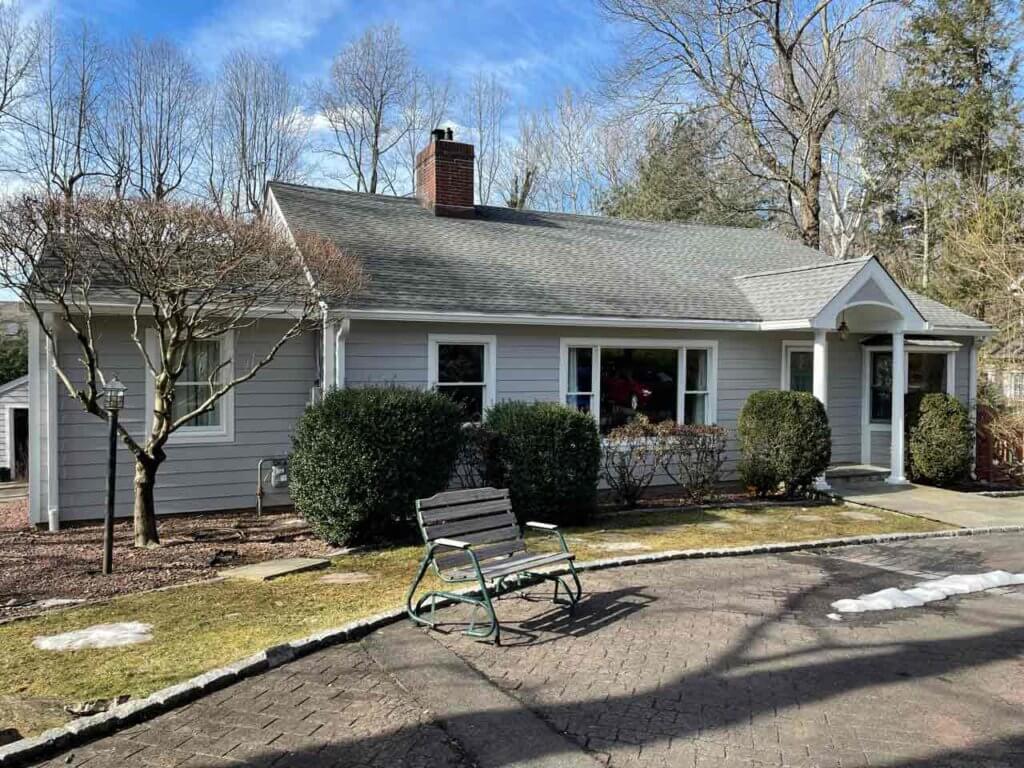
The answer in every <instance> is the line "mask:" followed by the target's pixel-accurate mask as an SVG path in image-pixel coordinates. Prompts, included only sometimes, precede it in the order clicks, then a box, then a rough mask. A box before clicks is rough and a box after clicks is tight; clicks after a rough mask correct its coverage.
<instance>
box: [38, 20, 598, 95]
mask: <svg viewBox="0 0 1024 768" xmlns="http://www.w3.org/2000/svg"><path fill="white" fill-rule="evenodd" d="M39 2H45V0H39ZM55 2H56V7H57V9H58V13H59V14H60V15H61V16H62V17H64V18H65V19H75V18H85V19H88V20H89V21H90V22H92V23H94V24H95V25H96V26H97V27H98V28H100V29H102V30H104V32H105V34H107V35H110V36H114V37H116V36H127V35H142V36H146V37H152V36H163V37H167V38H170V39H172V40H174V41H176V42H178V43H180V44H181V45H183V46H184V47H186V48H187V49H188V50H190V51H191V52H192V54H193V55H194V56H195V58H196V60H197V62H198V63H199V64H200V66H202V67H203V68H204V69H206V70H207V71H208V72H211V73H212V72H213V71H215V70H216V67H217V65H218V63H219V62H220V60H221V59H222V58H223V56H224V55H225V54H226V53H227V52H228V51H230V50H231V49H232V48H235V47H239V46H245V47H250V48H254V49H256V50H259V51H262V52H266V53H272V54H274V55H276V56H277V57H279V59H280V60H281V61H282V62H283V63H284V64H285V65H286V66H287V67H288V68H289V69H290V70H291V71H292V72H293V73H294V74H295V76H296V77H298V78H299V79H300V80H301V81H304V82H312V81H314V80H316V79H317V78H319V77H323V76H325V75H326V73H327V70H328V65H329V62H330V60H331V58H332V57H333V55H334V54H335V53H336V52H337V51H338V49H339V48H341V47H342V46H343V45H344V44H345V43H347V42H348V41H350V40H352V39H353V38H354V37H356V36H358V35H359V34H360V33H361V32H362V30H364V29H365V28H366V27H367V26H369V25H371V24H382V23H388V22H395V23H397V24H398V25H399V26H400V27H401V30H402V34H403V37H404V39H405V42H406V44H407V45H408V46H409V48H410V49H411V51H412V53H413V58H414V60H415V62H416V63H417V64H418V65H419V66H420V67H422V68H423V69H425V70H427V71H428V72H435V73H442V72H446V71H447V72H449V73H450V74H451V76H452V78H453V81H454V84H455V85H456V87H458V85H459V84H460V82H465V81H466V80H468V79H469V78H470V77H472V76H473V74H475V73H476V72H478V71H483V72H494V73H495V74H496V75H497V76H498V77H499V78H500V79H501V81H502V83H503V84H504V85H505V87H506V88H508V90H509V91H510V93H511V94H512V97H513V100H514V102H515V104H516V105H517V106H523V107H528V108H530V107H536V106H540V105H543V104H546V103H548V102H550V101H551V100H552V99H553V97H554V96H555V95H556V94H557V93H558V92H559V91H561V90H562V89H564V88H565V87H566V86H574V87H577V88H581V89H586V88H587V87H588V86H590V85H591V84H592V83H593V82H594V79H595V73H596V72H597V71H598V70H599V69H600V68H601V67H603V66H607V65H608V64H610V63H612V62H613V61H614V58H615V52H616V49H617V45H616V34H617V31H616V29H615V28H614V27H612V26H611V25H610V24H609V23H608V22H607V21H606V20H605V19H604V18H602V17H601V15H600V13H599V12H598V10H597V9H596V8H595V7H594V4H593V3H592V2H591V0H377V1H376V2H368V1H367V0H213V1H212V2H211V1H210V0H206V1H205V2H203V1H201V0H174V1H173V2H161V1H160V0H55Z"/></svg>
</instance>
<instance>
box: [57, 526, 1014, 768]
mask: <svg viewBox="0 0 1024 768" xmlns="http://www.w3.org/2000/svg"><path fill="white" fill-rule="evenodd" d="M1022 552H1024V535H1017V534H1013V535H1002V536H985V537H968V538H961V539H931V540H925V541H914V542H906V543H902V544H890V545H885V546H871V547H850V548H842V549H836V550H829V551H826V552H824V553H821V554H813V553H794V554H789V555H783V556H761V557H736V558H726V559H720V560H693V561H677V562H672V563H665V564H661V565H649V566H643V567H633V568H619V569H614V570H607V571H599V572H594V573H588V574H585V575H584V587H585V589H586V592H587V594H586V596H585V598H584V602H583V604H582V605H581V607H580V609H579V611H578V613H577V616H576V617H575V620H572V621H570V620H568V618H567V616H566V614H565V613H564V612H563V611H562V610H561V609H558V610H554V609H552V606H551V605H550V603H548V602H547V601H546V598H547V596H548V590H547V589H546V588H540V587H537V588H532V589H531V590H530V592H529V594H528V599H517V598H516V597H512V596H510V597H508V598H506V599H502V600H501V601H500V602H499V603H498V612H499V614H500V615H501V616H502V617H503V619H504V620H505V622H506V631H505V632H504V633H503V637H505V638H507V640H506V644H505V645H503V646H502V647H500V648H495V647H493V646H490V645H487V644H481V643H477V642H474V641H472V640H470V639H468V638H465V637H463V636H461V635H459V634H441V633H429V632H425V631H423V630H419V629H414V628H413V627H411V626H410V625H408V624H407V623H402V624H399V625H395V626H392V627H389V628H388V629H387V630H385V631H384V632H381V633H378V634H376V635H372V636H370V637H368V638H366V639H365V640H364V641H362V642H361V643H357V644H352V645H345V646H338V647H335V648H330V649H327V650H324V651H321V652H319V653H317V654H314V655H312V656H309V657H306V658H304V659H301V660H298V661H296V662H293V663H291V664H288V665H285V666H283V667H280V668H278V669H275V670H273V671H271V672H269V673H267V674H264V675H261V676H259V677H256V678H252V679H249V680H245V681H243V682H240V683H238V684H236V685H234V686H232V687H230V688H228V689H225V690H224V691H221V692H219V693H217V694H214V695H213V696H209V697H207V698H205V699H201V700H199V701H196V702H194V703H192V704H189V705H188V706H185V707H183V708H181V709H179V710H176V711H174V712H171V713H168V714H166V715H163V716H162V717H160V718H157V719H156V720H154V721H151V722H149V723H145V724H142V725H139V726H137V727H135V728H132V729H131V730H128V731H124V732H122V733H119V734H116V735H114V736H111V737H108V738H105V739H103V740H100V741H98V742H95V743H93V744H91V745H89V746H86V747H83V748H81V749H78V750H75V751H74V752H73V753H68V754H65V755H60V756H58V757H57V758H55V759H54V760H52V761H51V762H50V763H47V765H48V766H53V768H56V767H57V766H66V765H72V766H75V765H77V766H88V768H123V766H126V765H131V766H158V765H159V766H178V765H184V766H191V767H192V768H199V767H201V768H216V767H219V766H236V767H237V766H274V768H286V767H288V766H295V767H296V768H298V767H299V766H301V767H302V768H319V767H321V766H323V767H327V766H331V767H332V768H333V767H334V766H346V767H347V768H348V767H351V766H382V767H383V766H395V765H402V766H414V767H415V766H430V767H431V768H435V767H440V766H453V767H454V766H458V767H459V768H461V767H462V766H467V768H468V766H472V765H479V766H484V767H485V768H490V767H493V768H499V766H501V767H508V766H533V767H534V768H541V767H542V766H551V767H552V768H554V767H555V766H565V765H587V764H590V763H597V764H606V765H609V766H612V767H613V768H617V767H620V766H642V767H644V768H646V767H647V766H650V767H651V768H668V767H669V766H672V767H673V768H676V767H677V766H687V767H688V768H704V767H705V766H706V767H708V768H710V767H712V766H714V767H716V768H733V767H742V768H753V767H754V766H808V767H810V766H818V767H820V766H831V767H833V768H836V767H838V768H849V767H850V766H878V765H881V766H888V767H889V768H925V766H927V767H928V768H938V767H940V766H953V765H957V766H963V765H970V766H972V767H973V768H977V767H978V766H983V767H986V768H996V767H997V766H998V767H1000V768H1001V767H1003V766H1019V765H1022V764H1024V725H1022V722H1024V718H1022V712H1024V665H1022V664H1021V652H1022V651H1021V649H1022V648H1024V589H1022V588H1016V589H1012V590H1002V591H1000V592H989V593H985V594H980V595H974V596H970V597H966V598H961V599H952V600H948V601H945V602H942V603H936V604H933V605H931V606H928V607H925V608H917V609H905V610H898V611H892V612H888V613H876V614H861V615H847V616H845V617H844V618H843V620H842V621H838V622H837V621H834V620H832V619H830V618H828V613H829V612H830V610H831V609H830V607H829V604H830V603H831V602H832V601H834V600H837V599H839V598H844V597H855V596H857V595H858V594H861V593H863V592H869V591H875V590H878V589H882V588H885V587H890V586H907V585H908V584H909V583H912V582H913V581H916V580H917V579H919V578H920V574H922V573H928V574H941V573H950V572H958V573H977V572H982V571H987V570H992V569H1007V570H1012V571H1022V570H1024V554H1021V553H1022ZM442 614H444V615H446V616H447V617H448V620H450V621H454V620H465V619H466V618H468V613H466V612H465V611H463V609H461V608H457V609H449V610H446V611H443V612H442ZM538 729H546V730H545V731H544V732H543V733H541V732H540V731H538Z"/></svg>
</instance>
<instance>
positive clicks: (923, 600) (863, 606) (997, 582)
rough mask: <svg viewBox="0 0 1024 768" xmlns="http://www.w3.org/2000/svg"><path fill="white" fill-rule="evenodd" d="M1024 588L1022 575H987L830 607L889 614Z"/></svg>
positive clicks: (934, 582)
mask: <svg viewBox="0 0 1024 768" xmlns="http://www.w3.org/2000/svg"><path fill="white" fill-rule="evenodd" d="M1015 584H1024V573H1008V572H1007V571H989V572H988V573H976V574H963V575H957V576H946V577H944V578H941V579H932V580H930V581H921V582H918V583H917V584H915V585H914V586H913V587H911V588H910V589H896V588H894V587H890V588H889V589H882V590H879V591H878V592H871V593H869V594H866V595H861V596H860V597H857V598H847V599H844V600H836V601H835V602H834V603H832V608H834V609H835V610H836V611H838V612H839V613H864V612H865V611H892V610H895V609H896V608H919V607H921V606H922V605H925V604H927V603H934V602H935V601H936V600H945V599H946V598H947V597H950V596H951V595H969V594H971V593H973V592H984V591H985V590H987V589H994V588H996V587H1009V586H1013V585H1015Z"/></svg>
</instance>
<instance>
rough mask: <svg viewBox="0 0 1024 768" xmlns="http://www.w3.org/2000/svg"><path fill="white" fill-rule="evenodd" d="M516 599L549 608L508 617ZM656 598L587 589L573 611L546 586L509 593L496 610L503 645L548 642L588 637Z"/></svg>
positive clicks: (636, 591) (448, 625) (636, 590)
mask: <svg viewBox="0 0 1024 768" xmlns="http://www.w3.org/2000/svg"><path fill="white" fill-rule="evenodd" d="M512 600H521V601H524V602H527V603H532V604H538V605H539V604H544V603H546V604H547V608H546V610H544V611H543V612H541V613H540V614H537V615H534V616H530V617H529V618H526V619H520V620H518V621H516V620H504V619H502V615H501V613H502V608H503V607H507V606H508V603H509V602H510V601H512ZM656 600H657V598H656V597H654V596H653V595H648V594H645V593H644V589H643V587H629V588H626V589H614V590H609V591H608V592H584V593H583V597H582V598H581V599H580V601H579V603H578V604H577V605H576V608H575V610H569V609H568V608H567V607H566V606H564V605H558V604H553V603H552V602H551V590H550V588H548V587H545V586H534V587H532V588H530V589H529V590H528V591H527V590H524V591H512V592H507V593H505V594H503V595H502V596H501V597H499V598H498V599H497V600H496V601H495V611H496V612H497V613H498V620H499V621H501V645H502V646H503V647H504V646H522V645H546V644H548V643H555V642H559V641H561V640H564V639H566V638H573V637H585V636H587V635H589V634H592V633H594V632H597V631H598V630H600V629H603V628H605V627H608V626H610V625H612V624H615V623H617V622H620V621H624V620H626V619H628V618H630V617H631V616H633V615H634V614H635V613H637V612H638V611H642V610H643V609H644V608H646V607H647V606H648V605H650V604H651V603H653V602H655V601H656ZM463 610H469V609H463ZM468 626H469V622H468V621H451V620H449V621H446V622H445V623H444V624H441V625H438V627H437V628H435V629H436V631H439V632H442V633H444V634H458V633H459V632H462V631H463V630H465V629H466V628H467V627H468Z"/></svg>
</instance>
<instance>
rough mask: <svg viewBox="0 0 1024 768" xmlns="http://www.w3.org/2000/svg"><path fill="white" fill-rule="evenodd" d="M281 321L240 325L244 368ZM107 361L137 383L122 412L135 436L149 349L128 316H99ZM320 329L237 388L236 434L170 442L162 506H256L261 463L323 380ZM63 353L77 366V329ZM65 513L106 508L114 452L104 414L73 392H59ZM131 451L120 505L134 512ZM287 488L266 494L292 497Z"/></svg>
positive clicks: (142, 422) (284, 445)
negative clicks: (94, 412)
mask: <svg viewBox="0 0 1024 768" xmlns="http://www.w3.org/2000/svg"><path fill="white" fill-rule="evenodd" d="M283 327H284V326H283V324H281V323H279V322H272V321H264V322H262V323H261V324H260V325H259V326H257V327H255V328H249V329H244V330H242V331H239V332H238V335H237V337H236V341H235V367H236V371H238V372H239V373H241V372H243V371H244V370H246V369H247V367H248V365H249V364H250V361H251V360H253V359H255V358H256V356H262V355H263V354H265V353H266V352H267V350H268V349H269V347H270V345H271V343H272V342H273V340H274V339H275V338H277V336H278V335H279V333H280V332H281V331H282V330H283ZM99 330H100V333H101V334H102V340H101V344H100V349H101V361H102V364H103V367H104V370H105V371H107V372H108V373H110V372H116V373H117V375H118V376H119V377H120V379H121V380H122V381H123V382H124V383H125V385H126V386H127V387H128V396H127V399H126V402H125V409H124V411H122V414H121V418H122V422H123V423H124V424H125V425H126V426H127V427H128V429H129V430H130V431H131V432H132V434H133V435H135V436H136V437H140V438H141V436H142V435H143V434H144V433H145V429H146V426H147V425H146V418H145V415H146V414H145V402H146V373H145V370H144V367H143V363H142V359H141V355H140V353H139V351H138V350H137V348H136V347H135V345H134V344H133V343H132V341H131V340H130V338H129V329H128V325H127V322H126V321H125V320H122V319H104V320H102V321H100V328H99ZM316 343H317V340H316V336H314V335H307V336H304V337H302V338H299V339H295V340H293V341H291V342H289V343H288V344H286V345H285V346H284V347H283V348H282V349H281V350H280V351H279V352H278V354H277V356H276V358H275V359H274V361H273V362H272V363H271V364H270V365H269V366H267V367H266V368H264V369H263V370H262V371H260V372H259V373H258V374H257V375H256V377H255V378H254V379H252V380H251V381H249V382H246V383H245V384H243V385H242V386H240V387H239V388H238V389H237V390H236V392H235V403H234V408H235V411H234V424H235V428H234V439H233V440H232V441H231V442H227V443H213V444H204V445H175V444H173V443H172V444H170V445H168V446H167V448H166V451H167V456H168V458H167V461H166V462H165V463H164V465H163V466H162V467H161V468H160V472H159V474H158V482H157V491H156V499H157V510H158V512H160V513H174V512H192V511H200V510H215V509H237V508H249V507H252V506H254V505H255V488H256V463H257V461H258V460H259V459H260V458H261V457H263V456H272V455H275V454H283V453H287V452H288V451H289V450H290V447H291V432H292V429H293V427H294V425H295V422H296V420H297V419H298V418H299V416H301V414H302V412H303V410H304V409H305V407H306V405H307V404H308V401H309V396H310V391H311V388H312V386H313V385H314V384H315V382H316V380H317V363H316ZM59 353H60V356H61V361H62V363H63V364H64V365H66V366H68V368H70V369H72V370H74V369H75V368H76V364H75V361H74V358H75V346H74V343H73V342H72V341H71V340H70V339H69V340H68V341H67V343H63V344H62V345H61V348H60V350H59ZM60 427H61V430H60V455H59V462H60V501H61V519H63V520H75V519H81V518H90V517H98V516H100V515H102V511H103V504H104V477H105V471H106V452H105V440H106V438H105V434H106V430H105V427H104V424H103V423H102V422H101V421H100V420H99V419H97V418H96V417H95V416H91V415H89V414H87V413H85V412H84V411H82V410H81V408H80V407H79V406H78V404H77V403H76V402H75V401H74V400H72V399H70V398H68V397H62V398H61V401H60ZM132 470H133V467H132V457H131V454H130V453H129V452H128V450H127V449H125V448H124V447H123V446H121V445H119V448H118V492H117V513H118V515H130V514H131V505H132ZM287 502H288V498H287V496H286V495H284V494H277V495H276V497H268V499H267V502H266V503H267V504H268V505H272V504H279V503H287Z"/></svg>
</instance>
